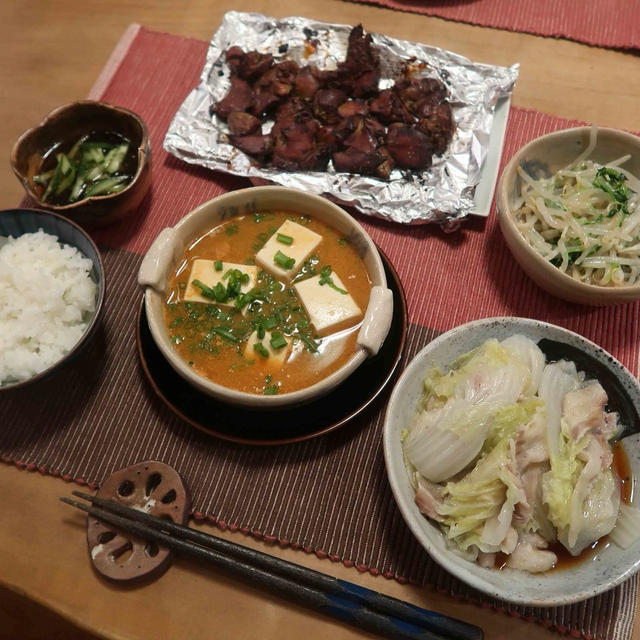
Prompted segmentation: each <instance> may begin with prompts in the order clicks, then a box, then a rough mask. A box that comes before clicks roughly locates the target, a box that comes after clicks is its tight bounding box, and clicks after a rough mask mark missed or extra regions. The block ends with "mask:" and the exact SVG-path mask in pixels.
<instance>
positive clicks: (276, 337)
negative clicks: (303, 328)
mask: <svg viewBox="0 0 640 640" xmlns="http://www.w3.org/2000/svg"><path fill="white" fill-rule="evenodd" d="M269 344H270V345H271V347H272V348H273V349H282V347H286V346H287V341H286V340H285V338H284V336H283V335H282V334H281V333H280V332H279V331H274V332H273V333H272V334H271V340H269Z"/></svg>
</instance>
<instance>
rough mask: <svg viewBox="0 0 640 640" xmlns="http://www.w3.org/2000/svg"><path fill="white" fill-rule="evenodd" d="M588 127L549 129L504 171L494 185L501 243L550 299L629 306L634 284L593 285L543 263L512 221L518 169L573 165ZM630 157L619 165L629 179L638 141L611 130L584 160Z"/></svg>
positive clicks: (639, 290) (638, 160)
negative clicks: (520, 167) (626, 304)
mask: <svg viewBox="0 0 640 640" xmlns="http://www.w3.org/2000/svg"><path fill="white" fill-rule="evenodd" d="M590 132H591V127H576V128H574V129H564V130H563V131H554V132H553V133H547V134H546V135H544V136H540V137H539V138H536V139H535V140H532V141H531V142H529V143H528V144H526V145H525V146H524V147H522V148H521V149H520V150H519V151H518V152H517V153H515V154H514V155H513V157H512V158H511V160H509V162H508V163H507V165H506V167H505V168H504V170H503V172H502V175H501V176H500V182H499V184H498V192H497V195H496V204H497V206H498V222H499V224H500V229H501V231H502V235H503V236H504V239H505V242H506V243H507V246H508V247H509V249H510V251H511V253H512V254H513V257H514V258H515V259H516V262H517V263H518V264H519V265H520V266H521V267H522V269H523V271H524V272H525V273H526V274H527V275H528V276H529V277H530V278H531V279H532V280H533V281H534V282H535V283H536V284H537V285H538V286H539V287H542V289H544V290H545V291H547V292H548V293H550V294H551V295H554V296H557V297H558V298H562V299H563V300H568V301H570V302H578V303H580V304H588V305H594V306H603V305H608V304H620V303H623V302H632V301H634V300H637V299H638V298H640V284H635V285H630V286H627V287H599V286H598V285H595V284H586V283H584V282H579V281H578V280H574V279H573V278H572V277H571V276H569V275H567V274H566V273H563V272H562V271H560V269H558V268H557V267H554V266H553V265H552V264H551V263H550V262H548V261H547V260H545V259H544V258H543V257H542V256H541V255H540V254H539V253H538V252H537V251H536V250H535V249H534V248H533V247H532V246H531V245H530V244H529V243H528V242H527V240H525V238H524V236H523V235H522V234H521V233H520V231H518V229H517V228H516V226H515V224H514V222H513V211H514V202H515V201H516V198H517V197H518V194H519V193H520V187H521V182H520V176H519V175H518V167H519V166H523V167H525V168H526V167H531V168H535V171H536V173H537V172H540V171H542V172H544V174H545V175H546V174H548V175H552V174H553V173H554V172H555V171H557V170H558V169H561V168H563V167H566V166H567V165H568V164H569V163H571V162H573V161H574V160H575V159H576V158H577V157H578V156H579V155H580V153H582V151H584V149H585V148H586V147H587V145H588V144H589V135H590ZM626 154H630V155H631V158H630V159H629V161H628V162H626V163H625V164H624V167H625V169H628V170H629V171H630V172H631V173H632V174H633V175H635V176H639V175H640V138H639V137H638V136H634V135H632V134H630V133H626V132H625V131H618V130H617V129H605V128H599V129H598V137H597V142H596V147H595V149H594V150H593V153H592V154H591V156H590V159H592V160H595V161H596V162H601V163H604V162H607V161H611V160H613V159H615V158H620V157H622V156H623V155H626Z"/></svg>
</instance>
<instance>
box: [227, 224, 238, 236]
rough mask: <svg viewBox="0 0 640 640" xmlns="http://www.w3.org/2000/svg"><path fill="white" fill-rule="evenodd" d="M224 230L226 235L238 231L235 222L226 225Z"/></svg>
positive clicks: (231, 234)
mask: <svg viewBox="0 0 640 640" xmlns="http://www.w3.org/2000/svg"><path fill="white" fill-rule="evenodd" d="M224 232H225V233H226V234H227V235H228V236H233V235H235V234H236V233H238V225H237V224H235V222H234V223H233V224H230V225H229V226H227V228H226V229H225V230H224Z"/></svg>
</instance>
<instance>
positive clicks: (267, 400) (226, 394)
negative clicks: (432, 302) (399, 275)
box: [138, 187, 393, 409]
mask: <svg viewBox="0 0 640 640" xmlns="http://www.w3.org/2000/svg"><path fill="white" fill-rule="evenodd" d="M265 210H266V211H269V210H281V211H290V212H292V213H298V214H304V215H308V216H310V217H312V218H316V219H318V220H320V221H321V222H324V223H325V224H327V225H329V226H331V227H333V228H334V229H336V230H337V231H339V232H340V233H341V234H343V235H344V236H346V237H348V238H349V241H350V244H351V246H352V247H353V248H354V249H355V250H356V251H357V252H358V254H359V256H360V257H361V258H362V261H363V262H364V265H365V268H366V270H367V273H368V275H369V278H370V280H371V282H372V288H371V294H370V296H369V302H368V305H367V308H366V310H365V312H364V318H363V320H362V324H361V326H360V329H359V331H358V336H357V342H356V349H355V351H354V353H353V355H352V356H351V357H350V358H349V359H348V360H347V362H346V363H345V364H343V365H342V366H341V367H340V368H339V369H337V370H336V371H334V372H333V373H331V374H330V375H328V376H327V377H326V378H324V379H323V380H320V381H319V382H316V383H315V384H313V385H311V386H309V387H306V388H304V389H300V390H298V391H293V392H291V393H283V394H279V395H272V396H269V395H258V394H253V393H247V392H243V391H238V390H235V389H230V388H228V387H225V386H222V385H220V384H216V383H214V382H211V381H210V380H208V379H207V378H205V377H203V376H201V375H199V374H198V373H196V372H195V371H193V369H192V368H191V367H189V366H188V365H187V363H186V362H185V361H184V360H183V359H182V358H181V357H180V356H179V355H178V353H177V351H176V350H175V349H174V348H173V346H172V344H171V341H170V339H169V334H168V332H167V329H166V326H165V323H164V319H163V307H164V304H165V300H166V297H167V285H168V282H169V280H170V278H171V275H172V273H173V270H174V268H175V267H176V265H177V263H178V261H179V260H181V259H182V256H183V252H184V250H185V248H186V247H187V245H188V243H189V242H191V241H193V239H194V238H195V237H196V236H197V235H198V234H201V233H202V232H204V231H205V230H207V229H212V228H214V227H216V226H218V225H219V224H221V223H222V222H225V221H227V220H229V219H230V218H233V217H235V216H239V215H246V214H251V213H253V212H255V211H265ZM138 283H139V284H140V286H142V287H143V288H144V291H145V300H144V303H145V311H146V314H147V320H148V322H149V328H150V330H151V335H152V336H153V339H154V341H155V343H156V344H157V346H158V348H159V349H160V351H161V352H162V354H163V355H164V357H165V358H166V359H167V361H168V362H169V364H170V365H171V366H172V367H173V368H174V369H175V370H176V372H177V373H178V374H180V375H181V376H182V377H183V378H184V379H185V380H187V381H188V382H189V383H191V384H192V385H193V387H194V388H195V389H197V390H198V391H202V392H203V393H206V394H207V395H210V396H213V397H215V398H218V399H220V400H223V401H225V402H229V403H232V404H237V405H243V406H246V407H251V408H267V409H268V408H277V407H282V406H285V405H295V404H302V403H304V402H308V401H310V400H313V399H316V398H318V397H319V396H322V395H324V394H326V393H328V392H329V391H331V389H333V388H334V387H336V386H337V385H339V384H340V383H342V382H343V381H344V380H345V379H346V378H347V377H348V376H349V375H351V374H352V373H353V372H354V371H355V370H356V369H357V368H358V366H359V365H360V364H362V363H363V362H364V361H365V360H366V359H367V358H368V357H370V356H373V355H375V354H376V353H378V350H379V349H380V347H381V346H382V343H383V342H384V340H385V338H386V336H387V333H388V332H389V328H390V327H391V319H392V316H393V294H392V292H391V290H390V289H388V287H387V280H386V276H385V272H384V266H383V264H382V260H381V259H380V255H379V253H378V250H377V248H376V246H375V244H374V243H373V241H372V240H371V238H370V237H369V235H368V234H367V232H366V231H365V230H364V229H363V228H362V226H361V225H360V224H359V223H358V222H357V221H356V220H355V219H354V218H352V217H351V216H350V215H349V214H348V213H347V212H346V211H344V210H343V209H341V208H340V207H339V206H337V205H335V204H333V203H332V202H330V201H329V200H326V199H325V198H321V197H319V196H316V195H312V194H309V193H305V192H303V191H298V190H296V189H288V188H286V187H250V188H248V189H240V190H238V191H231V192H229V193H226V194H224V195H222V196H219V197H217V198H214V199H213V200H210V201H209V202H205V203H204V204H202V205H200V206H199V207H198V208H197V209H194V210H193V211H191V212H190V213H188V214H187V215H186V216H185V217H184V218H182V219H181V220H180V222H178V224H176V226H175V227H169V228H166V229H163V230H162V231H161V232H160V233H159V235H158V236H157V238H156V239H155V240H154V242H153V244H152V245H151V247H150V248H149V251H148V252H147V253H146V255H145V257H144V259H143V261H142V264H141V266H140V271H139V273H138Z"/></svg>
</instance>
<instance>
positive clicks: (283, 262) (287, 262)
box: [273, 249, 296, 270]
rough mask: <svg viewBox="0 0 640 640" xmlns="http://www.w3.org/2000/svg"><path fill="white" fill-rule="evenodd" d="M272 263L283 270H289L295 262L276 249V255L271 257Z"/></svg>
mask: <svg viewBox="0 0 640 640" xmlns="http://www.w3.org/2000/svg"><path fill="white" fill-rule="evenodd" d="M273 261H274V262H275V263H276V264H277V265H279V266H281V267H282V268H283V269H287V270H288V269H291V268H292V267H293V265H294V264H295V263H296V261H295V260H294V258H290V257H289V256H286V255H285V254H284V253H282V251H280V250H279V249H278V251H277V252H276V255H275V256H273Z"/></svg>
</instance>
